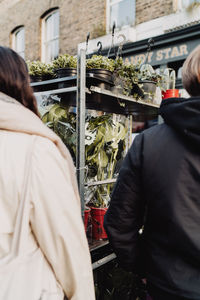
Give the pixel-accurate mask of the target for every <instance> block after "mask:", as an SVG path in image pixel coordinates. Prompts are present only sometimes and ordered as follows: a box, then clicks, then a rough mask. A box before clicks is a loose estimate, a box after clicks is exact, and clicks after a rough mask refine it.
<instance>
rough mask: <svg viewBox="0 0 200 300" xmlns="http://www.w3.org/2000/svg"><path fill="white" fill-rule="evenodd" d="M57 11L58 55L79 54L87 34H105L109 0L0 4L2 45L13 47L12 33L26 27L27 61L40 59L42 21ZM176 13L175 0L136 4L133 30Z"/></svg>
mask: <svg viewBox="0 0 200 300" xmlns="http://www.w3.org/2000/svg"><path fill="white" fill-rule="evenodd" d="M133 2H134V1H133ZM54 8H59V14H60V24H59V31H60V32H59V53H73V54H74V53H76V51H77V45H78V44H79V43H81V42H84V41H85V39H86V35H87V33H88V32H90V37H91V38H95V37H97V36H98V35H105V34H106V14H107V12H106V9H107V0H43V1H39V0H0V27H1V33H0V44H1V45H4V46H10V47H11V46H12V41H11V37H12V32H13V30H14V29H15V28H18V27H19V26H24V29H25V58H26V59H30V60H33V59H41V22H42V21H41V20H42V19H41V18H42V16H44V14H45V13H47V12H49V11H50V10H51V9H54ZM173 11H174V0H162V1H161V0H156V1H155V0H146V1H144V0H136V2H135V23H134V24H132V26H131V27H132V28H134V26H135V25H138V24H141V23H143V22H147V21H149V20H152V19H156V18H158V17H162V16H165V15H168V14H171V13H173ZM133 40H134V37H133V39H132V40H131V41H133Z"/></svg>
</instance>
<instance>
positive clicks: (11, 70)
mask: <svg viewBox="0 0 200 300" xmlns="http://www.w3.org/2000/svg"><path fill="white" fill-rule="evenodd" d="M0 92H2V93H4V94H7V95H8V96H10V97H12V98H14V99H16V100H17V101H19V102H20V103H22V104H23V105H24V106H25V107H27V108H29V109H30V110H31V111H32V112H34V113H35V114H36V115H37V116H39V113H38V109H37V102H36V99H35V96H34V94H33V90H32V88H31V86H30V79H29V74H28V69H27V65H26V63H25V61H24V59H23V58H22V57H21V56H20V55H18V54H17V53H16V52H15V51H13V50H12V49H10V48H7V47H1V46H0Z"/></svg>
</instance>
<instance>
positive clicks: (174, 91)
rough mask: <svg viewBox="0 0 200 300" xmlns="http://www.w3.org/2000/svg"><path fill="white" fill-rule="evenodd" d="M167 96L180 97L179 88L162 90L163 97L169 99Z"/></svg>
mask: <svg viewBox="0 0 200 300" xmlns="http://www.w3.org/2000/svg"><path fill="white" fill-rule="evenodd" d="M167 98H179V90H177V89H171V90H166V91H165V92H162V99H167Z"/></svg>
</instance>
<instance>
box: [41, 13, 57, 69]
mask: <svg viewBox="0 0 200 300" xmlns="http://www.w3.org/2000/svg"><path fill="white" fill-rule="evenodd" d="M56 13H58V35H57V36H54V37H53V38H52V39H50V40H48V41H46V27H47V26H46V21H47V19H49V18H50V17H52V16H53V15H54V14H56ZM59 39H60V11H59V8H58V7H57V8H54V9H52V10H51V11H48V12H47V13H45V14H43V16H42V17H41V61H42V62H46V63H47V62H50V61H49V60H47V57H46V45H47V44H49V43H51V42H52V41H55V40H58V55H59Z"/></svg>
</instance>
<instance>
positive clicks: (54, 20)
mask: <svg viewBox="0 0 200 300" xmlns="http://www.w3.org/2000/svg"><path fill="white" fill-rule="evenodd" d="M58 54H59V10H58V9H57V10H54V11H51V12H50V13H49V14H47V15H45V17H44V18H42V61H44V62H50V61H51V60H53V59H54V58H56V57H58Z"/></svg>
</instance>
